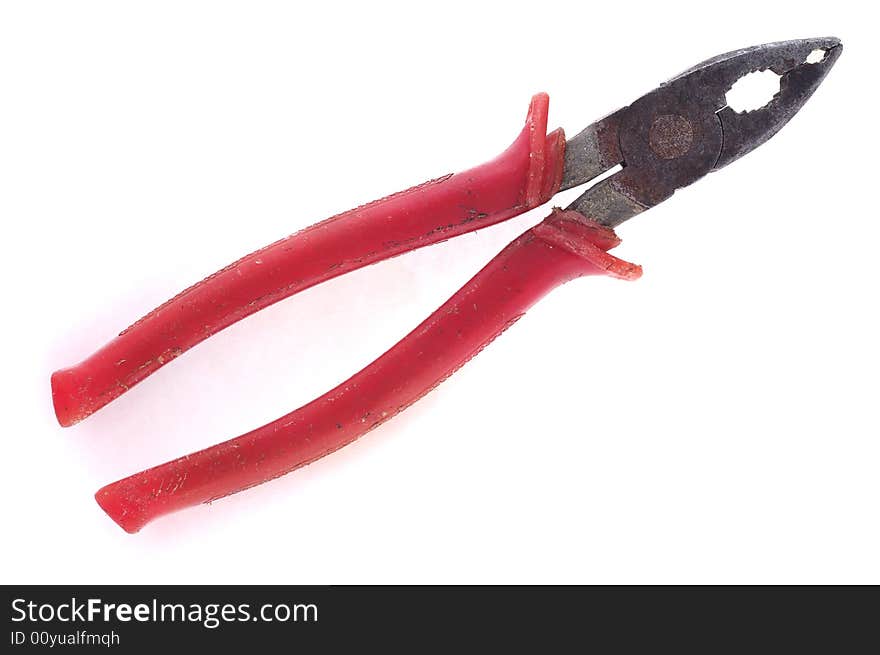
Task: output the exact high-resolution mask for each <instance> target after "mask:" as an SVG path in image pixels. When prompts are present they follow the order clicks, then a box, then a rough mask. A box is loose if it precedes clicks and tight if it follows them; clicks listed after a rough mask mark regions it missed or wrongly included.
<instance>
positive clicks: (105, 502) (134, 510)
mask: <svg viewBox="0 0 880 655" xmlns="http://www.w3.org/2000/svg"><path fill="white" fill-rule="evenodd" d="M116 487H117V484H116V483H113V484H108V485H107V486H105V487H101V488H100V489H98V491H97V492H96V493H95V501H96V502H97V503H98V506H99V507H100V508H101V509H102V510H104V513H105V514H106V515H107V516H109V517H110V518H111V519H113V521H114V522H115V523H116V525H118V526H119V527H120V528H122V529H123V530H125V531H126V532H127V533H128V534H134V533H135V532H138V531H140V529H141V528H142V527H144V526H145V525H146V524H147V523H148V522H149V518H148V517H147V516H146V515H145V514H144V513H143V511H141V509H140V506H139V504H138V503H137V502H135V501H132V500H130V499H128V498H126V496H125V495H124V494H122V493H120V492H119V490H118V489H117V488H116Z"/></svg>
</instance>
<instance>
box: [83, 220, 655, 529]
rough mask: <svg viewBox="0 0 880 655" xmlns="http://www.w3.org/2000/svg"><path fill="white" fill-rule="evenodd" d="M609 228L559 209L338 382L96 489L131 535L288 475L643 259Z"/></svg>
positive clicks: (630, 275)
mask: <svg viewBox="0 0 880 655" xmlns="http://www.w3.org/2000/svg"><path fill="white" fill-rule="evenodd" d="M617 243H618V240H617V237H616V236H615V234H614V232H612V231H611V230H610V229H608V228H605V227H602V226H600V225H598V224H597V223H593V222H590V221H587V220H586V219H585V218H584V217H583V216H581V215H580V214H578V213H576V212H571V211H569V212H563V211H561V210H554V212H553V213H552V214H551V215H550V216H549V217H548V218H547V219H545V220H544V221H543V222H542V223H540V224H539V225H537V226H536V227H534V228H532V229H530V230H528V231H527V232H525V233H524V234H523V235H522V236H520V237H519V238H517V239H516V240H515V241H513V242H512V243H511V244H510V245H508V246H507V247H506V248H505V249H504V250H503V251H501V253H500V254H498V256H496V257H495V258H494V259H493V260H492V261H491V262H489V264H488V265H486V267H485V268H483V270H481V271H480V272H479V273H477V275H476V276H474V278H472V279H471V280H470V281H469V282H468V283H467V284H466V285H465V286H464V287H462V289H461V290H459V291H458V292H457V293H456V294H455V295H454V296H452V298H450V299H449V300H448V301H447V302H446V303H445V304H444V305H443V306H442V307H440V308H439V309H438V310H437V311H435V312H434V313H433V314H432V315H431V316H430V317H428V319H427V320H425V321H424V322H423V323H422V324H421V325H419V326H418V327H417V328H416V329H415V330H413V331H412V332H411V333H410V334H409V335H407V336H406V337H404V338H403V339H402V340H401V341H399V342H398V343H397V344H396V345H395V346H393V347H392V348H391V349H390V350H388V351H387V352H386V353H385V354H383V355H382V356H381V357H379V358H378V359H377V360H376V361H374V362H373V363H372V364H369V365H368V366H367V367H366V368H364V369H363V370H361V371H360V372H359V373H356V374H355V375H354V376H352V377H351V378H349V379H348V380H346V381H345V382H343V383H342V384H340V385H339V386H338V387H336V388H335V389H333V390H331V391H329V392H328V393H326V394H324V395H323V396H321V397H319V398H317V399H315V400H313V401H312V402H310V403H309V404H307V405H304V406H303V407H301V408H299V409H297V410H296V411H294V412H291V413H290V414H287V415H286V416H283V417H281V418H279V419H278V420H276V421H274V422H272V423H269V424H267V425H264V426H263V427H261V428H257V429H256V430H254V431H252V432H249V433H247V434H245V435H243V436H240V437H238V438H235V439H232V440H230V441H226V442H224V443H221V444H218V445H216V446H212V447H210V448H206V449H205V450H201V451H198V452H196V453H193V454H191V455H187V456H185V457H181V458H179V459H176V460H173V461H171V462H168V463H166V464H162V465H160V466H157V467H155V468H152V469H149V470H147V471H143V472H141V473H138V474H136V475H132V476H131V477H128V478H125V479H123V480H120V481H118V482H114V483H113V484H110V485H108V486H106V487H104V488H103V489H101V490H99V491H98V492H97V494H95V498H96V500H97V501H98V503H99V504H100V506H101V507H102V508H103V509H104V511H105V512H107V514H108V515H109V516H110V517H111V518H112V519H113V520H114V521H116V522H117V523H118V524H119V525H120V526H121V527H122V528H123V529H125V530H126V531H127V532H137V531H138V530H140V529H141V528H142V527H143V526H144V525H145V524H146V523H148V522H149V521H151V520H152V519H155V518H156V517H158V516H162V515H163V514H167V513H169V512H173V511H176V510H179V509H183V508H185V507H189V506H192V505H196V504H199V503H205V502H209V501H212V500H215V499H217V498H220V497H223V496H227V495H229V494H233V493H236V492H238V491H241V490H243V489H247V488H248V487H252V486H254V485H257V484H260V483H262V482H266V481H268V480H271V479H273V478H276V477H278V476H280V475H284V474H285V473H288V472H290V471H292V470H294V469H296V468H299V467H300V466H304V465H306V464H308V463H310V462H313V461H315V460H316V459H319V458H321V457H323V456H325V455H327V454H329V453H332V452H333V451H334V450H337V449H338V448H341V447H342V446H345V445H346V444H348V443H351V442H352V441H354V440H355V439H357V438H358V437H360V436H361V435H363V434H364V433H366V432H368V431H369V430H371V429H372V428H374V427H376V426H377V425H379V424H381V423H383V422H385V421H386V420H388V419H389V418H391V417H392V416H394V415H395V414H397V413H398V412H400V411H402V410H404V409H405V408H406V407H408V406H409V405H411V404H412V403H414V402H415V401H416V400H418V399H419V398H421V397H422V396H423V395H425V394H426V393H428V392H429V391H430V390H431V389H433V388H434V387H435V386H437V385H438V384H440V383H441V382H442V381H443V380H445V379H446V378H447V377H449V376H450V375H451V374H452V373H454V372H455V371H456V370H457V369H458V368H459V367H461V366H463V365H464V364H465V363H466V362H467V361H468V360H470V359H471V358H472V357H473V356H474V355H476V354H477V353H479V352H480V350H482V349H483V348H484V347H485V346H487V345H488V344H489V343H490V342H491V341H492V340H493V339H495V337H497V336H498V335H499V334H501V333H502V332H503V331H504V330H505V329H507V328H508V327H509V326H510V325H512V324H513V323H514V322H515V321H516V320H517V319H519V318H520V317H521V316H522V315H523V314H524V313H525V311H526V310H527V309H528V308H529V307H531V306H532V305H533V304H534V303H535V302H537V301H538V300H540V299H541V298H542V297H543V296H544V295H545V294H547V293H548V292H549V291H550V290H552V289H553V288H554V287H556V286H558V285H560V284H563V283H564V282H567V281H569V280H571V279H573V278H576V277H580V276H583V275H596V274H607V275H612V276H614V277H618V278H623V279H634V278H637V277H638V276H639V275H641V269H640V268H639V267H638V266H635V265H633V264H629V263H627V262H624V261H622V260H620V259H617V258H616V257H614V256H612V255H610V254H608V253H607V252H605V251H606V250H607V249H609V248H611V247H613V246H615V245H616V244H617Z"/></svg>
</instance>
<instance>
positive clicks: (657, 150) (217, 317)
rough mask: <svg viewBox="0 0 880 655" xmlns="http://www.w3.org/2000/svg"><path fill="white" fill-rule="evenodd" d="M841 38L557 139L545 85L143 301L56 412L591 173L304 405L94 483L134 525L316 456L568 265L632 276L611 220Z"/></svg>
mask: <svg viewBox="0 0 880 655" xmlns="http://www.w3.org/2000/svg"><path fill="white" fill-rule="evenodd" d="M841 51H842V46H841V43H840V41H839V40H838V39H836V38H831V37H828V38H818V39H800V40H793V41H784V42H778V43H769V44H765V45H760V46H754V47H751V48H745V49H742V50H736V51H733V52H729V53H727V54H723V55H719V56H717V57H713V58H712V59H709V60H707V61H704V62H703V63H701V64H698V65H697V66H695V67H693V68H691V69H689V70H687V71H685V72H683V73H681V74H680V75H678V76H676V77H674V78H673V79H671V80H669V81H668V82H666V83H664V84H662V85H661V86H660V87H659V88H657V89H655V90H653V91H651V92H650V93H647V94H646V95H644V96H642V97H641V98H639V99H638V100H636V101H635V102H633V103H632V104H630V105H628V106H626V107H624V108H622V109H619V110H618V111H615V112H613V113H612V114H610V115H608V116H606V117H605V118H603V119H601V120H599V121H597V122H595V123H593V124H592V125H590V126H588V127H587V128H585V129H584V130H583V131H582V132H580V133H579V134H577V135H576V136H575V137H573V138H571V139H569V140H568V141H567V142H566V141H565V139H564V135H563V132H562V130H561V129H557V130H555V131H552V132H550V133H547V131H546V130H547V110H548V102H549V100H548V97H547V95H546V94H538V95H536V96H534V98H533V99H532V102H531V105H530V107H529V112H528V115H527V118H526V124H525V127H524V128H523V130H522V132H521V133H520V134H519V136H518V137H517V138H516V139H515V140H514V142H513V144H512V145H511V146H510V147H509V148H507V150H505V151H504V152H503V153H502V154H501V155H499V156H498V157H497V158H496V159H494V160H492V161H490V162H488V163H486V164H483V165H481V166H477V167H476V168H472V169H470V170H468V171H465V172H463V173H458V174H455V175H446V176H444V177H441V178H438V179H435V180H432V181H430V182H426V183H424V184H421V185H419V186H416V187H413V188H411V189H409V190H406V191H403V192H400V193H397V194H394V195H392V196H389V197H387V198H383V199H381V200H377V201H375V202H372V203H369V204H367V205H363V206H361V207H358V208H356V209H353V210H350V211H347V212H345V213H343V214H339V215H338V216H334V217H333V218H330V219H327V220H325V221H323V222H320V223H317V224H315V225H313V226H311V227H308V228H306V229H304V230H302V231H300V232H297V233H296V234H293V235H292V236H289V237H287V238H285V239H282V240H280V241H277V242H276V243H273V244H271V245H269V246H267V247H265V248H263V249H261V250H258V251H257V252H254V253H252V254H250V255H247V256H246V257H244V258H242V259H240V260H238V261H237V262H235V263H233V264H231V265H229V266H227V267H226V268H224V269H222V270H221V271H218V272H217V273H215V274H213V275H211V276H210V277H208V278H206V279H205V280H203V281H202V282H199V283H198V284H196V285H194V286H192V287H190V288H189V289H187V290H185V291H183V292H182V293H180V294H179V295H178V296H176V297H174V298H172V299H171V300H169V301H168V302H167V303H165V304H164V305H162V306H160V307H158V308H157V309H155V310H153V311H152V312H150V313H149V314H147V315H146V316H145V317H143V318H142V319H140V320H139V321H137V322H136V323H135V324H134V325H132V326H131V327H129V328H128V329H126V330H124V331H123V332H122V333H121V334H120V335H119V336H118V337H116V338H115V339H113V340H112V341H111V342H110V343H108V344H107V345H105V346H104V347H103V348H101V349H100V350H98V351H97V352H96V353H94V354H93V355H91V356H90V357H89V358H87V359H86V360H84V361H83V362H81V363H80V364H78V365H76V366H73V367H70V368H66V369H62V370H59V371H56V372H55V373H54V374H53V375H52V397H53V402H54V406H55V412H56V415H57V417H58V420H59V422H60V423H61V425H63V426H67V425H72V424H73V423H76V422H78V421H80V420H82V419H84V418H85V417H87V416H89V415H90V414H91V413H93V412H95V411H97V410H98V409H100V408H101V407H103V406H104V405H106V404H107V403H109V402H110V401H112V400H113V399H115V398H117V397H118V396H120V395H121V394H122V393H124V392H125V391H127V390H128V389H130V388H131V387H132V386H134V385H135V384H137V383H138V382H140V381H142V380H143V379H144V378H146V377H147V376H148V375H150V374H151V373H152V372H154V371H156V370H157V369H158V368H160V367H161V366H164V365H165V364H167V363H168V362H170V361H171V360H172V359H174V358H176V357H177V356H179V355H180V354H181V353H183V352H185V351H186V350H187V349H189V348H191V347H192V346H194V345H196V344H197V343H199V342H200V341H202V340H204V339H206V338H207V337H209V336H210V335H212V334H214V333H216V332H218V331H219V330H222V329H223V328H225V327H227V326H229V325H231V324H232V323H234V322H236V321H238V320H240V319H242V318H244V317H245V316H248V315H249V314H252V313H253V312H256V311H258V310H259V309H262V308H264V307H266V306H268V305H270V304H272V303H275V302H277V301H279V300H281V299H283V298H286V297H288V296H290V295H292V294H295V293H297V292H299V291H302V290H303V289H307V288H309V287H311V286H314V285H316V284H319V283H321V282H324V281H326V280H329V279H331V278H334V277H336V276H339V275H342V274H344V273H347V272H349V271H352V270H355V269H357V268H360V267H362V266H366V265H368V264H372V263H374V262H378V261H381V260H383V259H387V258H389V257H392V256H395V255H399V254H401V253H404V252H407V251H410V250H414V249H416V248H421V247H423V246H426V245H429V244H432V243H437V242H438V241H444V240H447V239H449V238H451V237H454V236H458V235H460V234H464V233H466V232H470V231H473V230H477V229H479V228H482V227H486V226H488V225H492V224H494V223H497V222H499V221H503V220H506V219H508V218H511V217H513V216H516V215H518V214H521V213H523V212H525V211H528V210H529V209H532V208H534V207H537V206H539V205H541V204H543V203H545V202H546V201H548V200H549V199H550V198H551V197H552V196H553V195H555V194H556V193H557V192H558V191H560V190H564V189H569V188H572V187H575V186H578V185H582V184H585V183H587V182H589V181H590V180H593V179H594V178H596V177H597V176H599V175H601V174H603V173H605V172H607V171H609V170H610V169H612V168H614V167H615V166H620V167H621V168H620V170H619V171H617V172H616V173H614V174H612V175H610V176H607V177H605V178H604V179H602V180H600V181H599V182H597V183H595V184H594V185H593V186H591V187H589V188H587V189H586V191H584V193H583V194H582V195H581V196H580V197H578V198H577V199H576V200H575V201H574V202H573V203H571V205H569V206H568V208H566V209H565V210H562V209H558V208H554V209H553V210H552V211H551V213H550V215H549V216H548V217H547V218H546V219H545V220H544V221H542V222H541V223H539V224H538V225H536V226H535V227H533V228H531V229H530V230H528V231H526V232H525V233H524V234H522V235H521V236H520V237H518V238H517V239H515V240H514V241H513V242H512V243H511V244H510V245H508V246H507V247H506V248H505V249H504V250H502V251H501V253H500V254H498V255H497V256H496V257H495V258H494V259H493V260H491V261H490V262H489V263H488V264H487V265H486V266H485V268H483V269H482V270H481V271H480V272H479V273H477V274H476V276H474V277H473V278H472V279H471V280H470V281H469V282H468V283H467V284H465V286H464V287H462V289H461V290H459V291H458V292H457V293H455V294H454V295H453V296H452V297H451V298H450V299H449V300H447V301H446V303H445V304H443V305H442V306H441V307H440V308H439V309H438V310H437V311H435V312H434V313H433V314H432V315H431V316H429V317H428V318H427V319H426V320H425V321H424V322H423V323H421V324H420V325H419V326H418V327H416V328H415V330H413V331H412V332H411V333H410V334H408V335H407V336H406V337H404V338H403V339H402V340H401V341H399V342H398V343H397V344H396V345H394V346H393V347H392V348H391V349H390V350H388V351H387V352H386V353H385V354H383V355H382V356H380V357H379V358H378V359H377V360H376V361H374V362H373V363H371V364H369V365H368V366H367V367H366V368H364V369H363V370H361V371H360V372H358V373H356V374H355V375H353V376H352V377H351V378H349V379H348V380H346V381H345V382H343V383H342V384H340V385H339V386H337V387H336V388H334V389H332V390H331V391H329V392H327V393H326V394H324V395H323V396H320V397H318V398H316V399H315V400H313V401H312V402H310V403H308V404H306V405H304V406H303V407H301V408H299V409H297V410H295V411H293V412H291V413H289V414H287V415H285V416H283V417H281V418H279V419H277V420H276V421H273V422H271V423H269V424H267V425H264V426H263V427H260V428H257V429H255V430H253V431H252V432H249V433H247V434H244V435H242V436H240V437H237V438H234V439H231V440H229V441H225V442H223V443H220V444H218V445H215V446H212V447H210V448H206V449H204V450H201V451H198V452H195V453H192V454H190V455H186V456H184V457H181V458H179V459H176V460H173V461H171V462H168V463H165V464H162V465H160V466H156V467H154V468H151V469H149V470H146V471H143V472H141V473H137V474H135V475H132V476H130V477H128V478H125V479H122V480H120V481H118V482H114V483H112V484H110V485H108V486H106V487H104V488H102V489H101V490H99V491H98V492H97V494H96V499H97V501H98V503H99V505H100V506H101V507H102V508H103V509H104V511H105V512H106V513H107V514H108V515H109V516H110V517H111V518H112V519H113V520H114V521H116V522H117V523H118V524H119V525H120V526H121V527H122V528H123V529H125V530H126V531H129V532H136V531H137V530H139V529H140V528H141V527H143V526H144V525H145V524H146V523H147V522H149V521H150V520H152V519H154V518H156V517H158V516H161V515H163V514H166V513H168V512H171V511H175V510H178V509H181V508H184V507H187V506H191V505H195V504H198V503H204V502H209V501H212V500H215V499H217V498H220V497H223V496H226V495H229V494H232V493H235V492H237V491H241V490H243V489H246V488H248V487H251V486H254V485H257V484H260V483H262V482H265V481H268V480H270V479H273V478H275V477H278V476H280V475H283V474H285V473H288V472H290V471H292V470H294V469H296V468H298V467H300V466H304V465H305V464H308V463H310V462H313V461H314V460H316V459H318V458H320V457H323V456H325V455H327V454H329V453H331V452H333V451H334V450H336V449H338V448H341V447H342V446H344V445H346V444H348V443H350V442H351V441H353V440H354V439H356V438H358V437H359V436H361V435H363V434H364V433H365V432H367V431H369V430H370V429H372V428H374V427H376V426H377V425H379V424H381V423H383V422H384V421H386V420H387V419H389V418H391V417H392V416H394V415H395V414H397V413H398V412H400V411H402V410H403V409H405V408H406V407H408V406H409V405H411V404H412V403H414V402H415V401H416V400H418V399H419V398H420V397H422V396H423V395H424V394H426V393H427V392H428V391H430V390H431V389H433V388H434V387H435V386H437V385H438V384H439V383H440V382H442V381H443V380H444V379H446V378H447V377H448V376H449V375H451V374H452V373H454V372H455V371H456V370H457V369H458V368H459V367H461V366H462V365H464V364H465V363H466V362H467V361H468V360H469V359H470V358H472V357H473V356H474V355H476V354H477V353H478V352H479V351H480V350H481V349H483V348H484V347H485V346H486V345H488V344H489V343H490V342H491V341H492V340H493V339H494V338H495V337H497V336H498V335H499V334H500V333H501V332H503V331H504V330H505V329H506V328H508V327H509V326H510V325H511V324H513V323H514V322H515V321H516V320H517V319H519V318H520V317H521V316H522V315H523V314H524V313H525V311H526V310H527V309H528V308H529V307H530V306H531V305H532V304H534V303H535V302H536V301H538V300H539V299H540V298H541V297H543V296H544V295H545V294H546V293H548V292H549V291H550V290H552V289H553V288H555V287H556V286H558V285H560V284H562V283H564V282H567V281H569V280H572V279H574V278H577V277H581V276H587V275H598V274H604V275H610V276H612V277H617V278H621V279H626V280H632V279H635V278H637V277H639V275H641V269H640V267H638V266H636V265H634V264H630V263H627V262H624V261H622V260H620V259H618V258H616V257H614V256H613V255H611V254H609V253H608V252H607V251H608V250H609V249H611V248H613V247H614V246H615V245H617V244H618V243H619V241H618V239H617V237H616V235H615V234H614V232H613V230H612V228H614V227H615V226H617V225H619V224H620V223H622V222H624V221H626V220H627V219H629V218H631V217H633V216H635V215H636V214H639V213H641V212H643V211H645V210H646V209H650V208H651V207H653V206H655V205H657V204H658V203H660V202H662V201H663V200H665V199H667V198H669V197H670V196H671V195H672V194H673V192H675V190H676V189H679V188H681V187H684V186H686V185H688V184H691V183H692V182H694V181H696V180H698V179H699V178H701V177H702V176H704V175H705V174H706V173H709V172H711V171H713V170H717V169H719V168H722V167H723V166H726V165H727V164H729V163H731V162H733V161H735V160H736V159H739V158H740V157H742V156H743V155H744V154H746V153H747V152H749V151H751V150H752V149H754V148H756V147H757V146H759V145H760V144H762V143H763V142H764V141H766V140H767V139H769V138H770V137H771V136H773V135H774V134H775V133H776V132H777V131H778V130H779V129H780V128H781V127H782V126H783V125H785V123H787V122H788V121H789V119H791V117H792V116H793V115H794V114H795V113H797V111H798V110H799V109H800V108H801V107H802V106H803V104H804V103H805V102H806V100H807V99H808V98H809V97H810V96H811V95H812V93H813V92H814V91H815V89H816V88H817V87H818V86H819V84H820V83H821V82H822V80H823V79H824V78H825V76H826V75H827V73H828V71H829V70H830V69H831V67H832V66H833V65H834V63H835V62H836V61H837V58H838V57H839V56H840V53H841ZM768 69H769V70H772V71H773V72H774V73H776V74H777V75H779V76H780V78H779V84H780V88H779V92H778V93H777V94H776V95H775V96H774V97H773V98H772V99H771V100H770V101H769V102H768V103H767V104H766V105H764V106H763V107H761V108H760V109H757V110H755V111H749V112H742V113H738V112H736V111H734V110H733V109H731V108H730V107H729V106H728V105H727V102H726V94H727V92H728V90H729V89H730V88H731V87H732V85H733V84H734V83H735V82H736V81H737V80H739V79H740V78H742V77H743V76H745V75H747V74H749V73H752V72H756V71H764V70H768Z"/></svg>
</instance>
